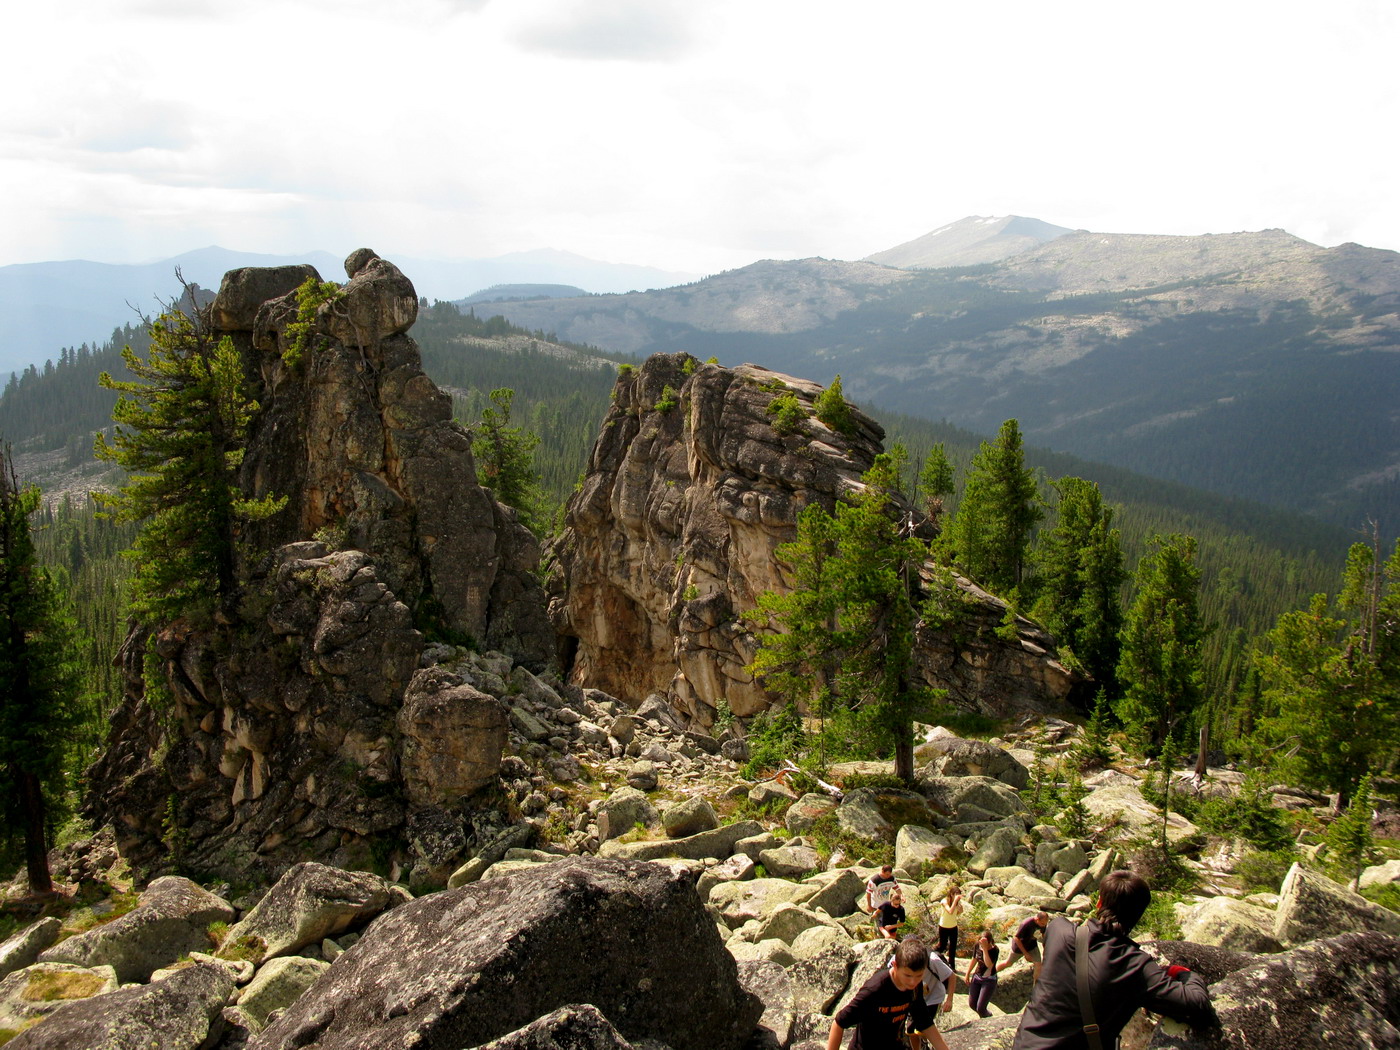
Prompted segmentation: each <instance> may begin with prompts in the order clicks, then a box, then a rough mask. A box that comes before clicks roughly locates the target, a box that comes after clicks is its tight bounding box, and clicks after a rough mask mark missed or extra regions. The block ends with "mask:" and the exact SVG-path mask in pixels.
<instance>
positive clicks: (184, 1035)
mask: <svg viewBox="0 0 1400 1050" xmlns="http://www.w3.org/2000/svg"><path fill="white" fill-rule="evenodd" d="M232 994H233V978H232V977H230V976H229V972H228V970H226V969H225V968H224V967H222V966H216V965H213V964H211V963H195V964H194V965H192V966H187V967H185V968H184V969H183V970H180V971H178V972H176V973H174V974H171V976H169V977H167V978H166V979H165V980H163V981H157V982H155V983H153V984H143V985H132V986H131V987H128V988H120V989H118V990H117V991H114V992H107V993H106V994H105V995H98V996H94V997H93V998H91V999H82V1000H80V1001H78V1002H74V1003H69V1004H67V1005H65V1006H63V1007H60V1008H59V1009H58V1010H55V1011H54V1012H53V1013H52V1014H51V1015H50V1016H49V1017H48V1018H47V1019H46V1020H45V1021H43V1022H42V1023H40V1024H38V1025H35V1026H34V1027H33V1028H30V1029H27V1030H26V1031H23V1032H21V1033H20V1034H19V1035H17V1036H15V1038H14V1039H12V1040H10V1042H9V1043H8V1044H7V1046H8V1047H9V1048H10V1050H78V1048H82V1050H197V1048H202V1047H205V1046H208V1045H211V1044H212V1042H213V1040H214V1039H216V1038H217V1037H218V1035H219V1031H220V1029H221V1028H222V1026H223V1020H222V1015H223V1009H224V1006H225V1005H226V1004H227V1003H228V1000H229V997H230V996H231V995H232Z"/></svg>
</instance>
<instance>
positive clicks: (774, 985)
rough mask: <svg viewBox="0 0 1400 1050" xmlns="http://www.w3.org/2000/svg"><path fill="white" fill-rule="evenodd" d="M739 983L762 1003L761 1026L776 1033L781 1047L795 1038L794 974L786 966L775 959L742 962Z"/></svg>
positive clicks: (775, 1039) (777, 1042)
mask: <svg viewBox="0 0 1400 1050" xmlns="http://www.w3.org/2000/svg"><path fill="white" fill-rule="evenodd" d="M739 983H740V984H741V985H743V987H744V990H745V991H747V992H749V993H751V994H752V995H755V996H757V997H758V999H759V1001H760V1002H762V1003H763V1016H762V1017H761V1018H759V1021H758V1023H759V1026H760V1027H761V1028H766V1029H768V1031H769V1032H771V1033H772V1034H773V1039H774V1042H775V1043H776V1044H777V1045H778V1046H779V1047H784V1046H787V1045H788V1043H789V1042H791V1041H792V1021H793V1012H794V1011H793V1001H792V978H790V977H789V976H788V973H787V970H785V969H783V967H781V966H779V965H778V964H777V963H774V962H742V963H740V964H739Z"/></svg>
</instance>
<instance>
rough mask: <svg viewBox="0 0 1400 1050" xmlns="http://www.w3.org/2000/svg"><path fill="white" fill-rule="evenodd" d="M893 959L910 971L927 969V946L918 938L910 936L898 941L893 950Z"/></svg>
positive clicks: (916, 971)
mask: <svg viewBox="0 0 1400 1050" xmlns="http://www.w3.org/2000/svg"><path fill="white" fill-rule="evenodd" d="M894 961H895V964H896V965H898V966H902V967H904V969H906V970H909V971H910V972H912V973H918V972H919V971H920V970H927V969H928V947H927V946H926V945H925V944H924V943H923V942H922V941H920V940H918V939H916V938H914V937H910V938H908V939H907V940H904V941H900V943H899V947H898V948H896V949H895V950H894Z"/></svg>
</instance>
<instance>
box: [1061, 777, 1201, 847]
mask: <svg viewBox="0 0 1400 1050" xmlns="http://www.w3.org/2000/svg"><path fill="white" fill-rule="evenodd" d="M1084 808H1085V809H1087V810H1088V811H1089V813H1090V815H1091V816H1092V817H1094V818H1095V819H1096V820H1102V819H1106V818H1111V817H1117V818H1118V819H1119V820H1120V821H1121V822H1122V826H1123V832H1124V835H1125V836H1126V837H1129V838H1131V837H1134V836H1141V835H1146V834H1148V833H1155V832H1156V829H1158V828H1159V827H1160V826H1161V824H1162V811H1161V810H1160V809H1158V808H1157V807H1156V806H1154V805H1153V804H1152V803H1151V802H1148V801H1147V799H1145V798H1143V797H1142V792H1141V791H1140V790H1139V789H1138V788H1136V787H1134V786H1132V785H1130V784H1116V785H1112V786H1109V787H1104V788H1099V789H1098V790H1097V791H1091V792H1090V793H1089V794H1088V795H1086V796H1085V797H1084ZM1197 832H1198V829H1197V827H1196V825H1195V824H1192V823H1191V822H1190V821H1189V820H1187V819H1186V818H1185V817H1183V816H1182V815H1181V814H1180V813H1177V812H1176V811H1175V810H1173V811H1170V812H1169V813H1168V814H1167V839H1168V841H1170V842H1180V841H1182V840H1183V839H1187V838H1190V837H1191V836H1192V835H1195V834H1197Z"/></svg>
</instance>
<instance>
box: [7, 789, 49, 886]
mask: <svg viewBox="0 0 1400 1050" xmlns="http://www.w3.org/2000/svg"><path fill="white" fill-rule="evenodd" d="M12 768H13V767H12ZM13 775H14V778H15V783H16V784H17V785H18V787H19V796H20V809H21V811H22V813H23V819H24V862H25V867H26V868H27V870H28V875H29V892H30V893H52V892H53V878H52V876H51V875H50V874H49V851H48V848H47V846H46V845H45V843H44V792H43V788H42V786H41V785H40V783H39V777H38V776H37V775H36V774H34V773H27V772H25V771H23V770H14V772H13Z"/></svg>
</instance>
